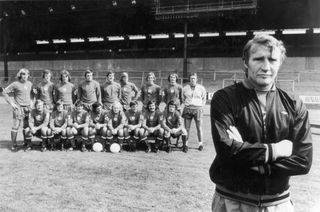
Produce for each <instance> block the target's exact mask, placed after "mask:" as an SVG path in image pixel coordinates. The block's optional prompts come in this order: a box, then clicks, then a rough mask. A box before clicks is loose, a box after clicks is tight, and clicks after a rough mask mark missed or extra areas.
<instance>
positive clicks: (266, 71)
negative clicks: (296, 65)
mask: <svg viewBox="0 0 320 212" xmlns="http://www.w3.org/2000/svg"><path fill="white" fill-rule="evenodd" d="M281 63H282V61H281V51H280V49H279V48H277V47H274V48H269V47H266V46H263V45H259V44H254V45H253V46H252V47H251V49H250V56H249V59H248V62H247V64H245V67H246V68H247V70H248V80H249V82H250V83H251V84H252V85H253V87H254V88H256V89H258V90H265V89H266V88H267V89H270V88H271V86H272V85H273V83H274V81H275V78H276V77H277V74H278V70H279V68H280V66H281Z"/></svg>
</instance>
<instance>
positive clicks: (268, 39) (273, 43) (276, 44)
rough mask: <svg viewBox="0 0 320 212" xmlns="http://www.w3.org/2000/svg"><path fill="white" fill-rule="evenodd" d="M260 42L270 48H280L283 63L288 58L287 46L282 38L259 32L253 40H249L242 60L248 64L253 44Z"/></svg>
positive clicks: (259, 43)
mask: <svg viewBox="0 0 320 212" xmlns="http://www.w3.org/2000/svg"><path fill="white" fill-rule="evenodd" d="M255 44H258V45H262V46H266V47H268V48H270V49H272V50H273V49H274V48H279V49H280V51H281V63H282V62H283V61H284V60H285V58H286V52H287V51H286V48H285V47H284V44H283V42H282V41H281V40H278V39H276V38H275V37H273V36H271V35H268V34H257V35H255V36H254V37H253V38H252V39H251V40H249V41H248V42H247V43H246V45H245V46H244V48H243V51H242V60H243V61H244V62H245V64H248V60H249V57H250V53H251V49H252V46H253V45H255Z"/></svg>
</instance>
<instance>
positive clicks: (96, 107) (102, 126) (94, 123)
mask: <svg viewBox="0 0 320 212" xmlns="http://www.w3.org/2000/svg"><path fill="white" fill-rule="evenodd" d="M108 121H109V119H108V116H107V111H105V110H104V109H103V108H102V104H101V103H100V102H95V103H94V104H93V105H92V111H91V112H90V121H89V140H90V142H91V143H92V144H93V143H94V142H95V138H97V137H98V136H100V138H101V139H100V142H101V143H102V145H105V140H106V139H107V131H108V128H107V124H108ZM104 150H105V146H104Z"/></svg>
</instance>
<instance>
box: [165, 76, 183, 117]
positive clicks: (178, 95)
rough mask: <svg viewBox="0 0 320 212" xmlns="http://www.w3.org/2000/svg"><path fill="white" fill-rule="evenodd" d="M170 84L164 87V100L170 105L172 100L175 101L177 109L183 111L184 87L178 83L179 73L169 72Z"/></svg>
mask: <svg viewBox="0 0 320 212" xmlns="http://www.w3.org/2000/svg"><path fill="white" fill-rule="evenodd" d="M168 81H169V85H168V86H167V87H166V88H165V89H164V91H163V93H164V96H163V101H164V103H166V105H168V103H169V102H170V101H173V102H174V103H175V105H176V106H177V110H178V111H179V112H181V103H182V87H181V85H179V84H178V83H177V81H178V75H177V74H176V73H172V74H169V76H168Z"/></svg>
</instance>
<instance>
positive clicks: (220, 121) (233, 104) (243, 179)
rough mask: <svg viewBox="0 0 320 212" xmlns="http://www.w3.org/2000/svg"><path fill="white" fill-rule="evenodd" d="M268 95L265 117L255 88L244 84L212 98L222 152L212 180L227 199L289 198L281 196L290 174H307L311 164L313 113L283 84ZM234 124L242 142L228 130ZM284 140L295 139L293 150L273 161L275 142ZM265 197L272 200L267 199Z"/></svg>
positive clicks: (255, 201)
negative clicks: (285, 89)
mask: <svg viewBox="0 0 320 212" xmlns="http://www.w3.org/2000/svg"><path fill="white" fill-rule="evenodd" d="M266 99H267V101H266V102H267V106H266V108H267V111H266V118H265V121H263V115H262V111H261V107H260V104H259V100H258V98H257V95H256V92H255V91H254V90H253V89H248V88H246V87H245V86H244V85H243V84H242V83H237V84H235V85H232V86H229V87H226V88H224V89H222V90H219V91H217V92H216V93H215V94H214V96H213V99H212V101H211V114H210V115H211V128H212V137H213V142H214V145H215V149H216V152H217V155H216V158H215V159H214V161H213V163H212V165H211V167H210V171H209V172H210V178H211V180H212V181H213V182H214V183H215V184H216V185H217V187H216V191H218V192H219V191H220V193H222V194H223V195H224V196H225V197H227V198H228V197H229V198H231V199H235V200H238V201H243V202H246V203H249V204H253V205H263V204H264V203H268V201H269V203H270V202H276V201H278V200H279V198H285V197H281V195H279V194H281V193H283V192H284V191H287V190H288V188H289V178H290V176H292V175H301V174H306V173H308V171H309V169H310V167H311V163H312V140H311V132H310V124H309V118H308V111H307V110H306V107H305V106H304V105H303V103H302V102H301V100H300V99H299V98H297V97H294V96H291V95H289V94H287V93H286V92H284V91H283V90H281V89H279V88H276V89H275V90H273V91H269V92H268V93H267V97H266ZM231 125H233V126H235V127H236V128H237V129H238V131H239V132H240V134H241V136H242V139H243V141H244V142H243V143H241V142H238V141H235V140H232V139H230V138H229V136H228V133H227V131H226V130H227V129H228V128H229V127H230V126H231ZM283 139H287V140H290V141H292V142H293V153H292V155H291V156H290V157H286V158H278V159H277V160H274V159H273V155H272V154H273V150H272V146H271V143H277V142H280V141H281V140H283ZM252 167H258V168H259V172H257V171H254V170H252V169H251V168H252ZM219 188H223V191H221V190H219ZM217 189H218V190H217ZM237 193H241V196H240V195H237ZM246 194H248V196H246ZM251 194H253V196H254V198H251V197H252V195H251ZM250 195H251V196H250ZM264 195H268V196H269V197H270V198H269V199H268V200H265V199H264V198H262V197H263V196H264ZM286 195H288V194H286ZM273 197H274V198H273Z"/></svg>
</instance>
